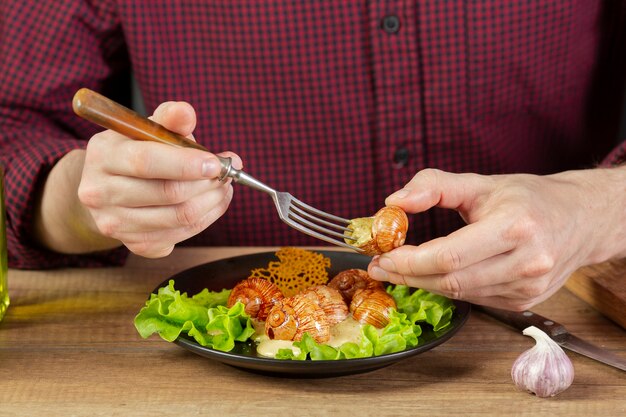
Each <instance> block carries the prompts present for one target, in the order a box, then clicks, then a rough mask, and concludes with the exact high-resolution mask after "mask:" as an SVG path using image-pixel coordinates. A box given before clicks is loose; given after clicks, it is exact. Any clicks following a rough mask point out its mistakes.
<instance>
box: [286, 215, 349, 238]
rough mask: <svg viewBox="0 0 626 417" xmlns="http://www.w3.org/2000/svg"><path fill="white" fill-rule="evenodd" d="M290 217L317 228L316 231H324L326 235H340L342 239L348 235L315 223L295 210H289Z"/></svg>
mask: <svg viewBox="0 0 626 417" xmlns="http://www.w3.org/2000/svg"><path fill="white" fill-rule="evenodd" d="M289 218H291V219H293V220H295V221H297V222H298V223H300V224H302V225H304V226H308V227H310V228H311V229H313V230H316V231H318V232H320V233H324V234H326V235H331V236H336V237H338V238H340V239H343V238H344V237H346V236H344V234H343V233H338V232H335V231H333V230H330V229H326V228H324V227H323V226H321V225H319V224H317V223H313V222H311V221H309V220H307V219H305V218H304V217H302V216H300V215H298V213H295V212H294V211H293V210H291V211H290V212H289Z"/></svg>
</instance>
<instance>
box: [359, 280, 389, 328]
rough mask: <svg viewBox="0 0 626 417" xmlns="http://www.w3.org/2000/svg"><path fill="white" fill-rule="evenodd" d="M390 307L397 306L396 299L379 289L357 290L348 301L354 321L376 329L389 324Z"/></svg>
mask: <svg viewBox="0 0 626 417" xmlns="http://www.w3.org/2000/svg"><path fill="white" fill-rule="evenodd" d="M390 308H397V306H396V301H395V300H394V299H393V297H392V296H391V295H390V294H388V293H387V292H386V291H385V290H381V289H367V288H366V289H363V290H357V292H356V293H354V297H352V302H351V303H350V312H351V313H352V317H354V319H355V320H356V321H358V322H359V323H364V324H365V323H366V324H371V325H372V326H374V327H376V328H378V329H381V328H383V327H385V326H386V325H387V324H389V309H390Z"/></svg>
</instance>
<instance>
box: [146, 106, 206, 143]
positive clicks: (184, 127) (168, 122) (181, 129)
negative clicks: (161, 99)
mask: <svg viewBox="0 0 626 417" xmlns="http://www.w3.org/2000/svg"><path fill="white" fill-rule="evenodd" d="M150 119H152V120H154V121H155V122H157V123H159V124H160V125H162V126H163V127H165V128H166V129H169V130H171V131H172V132H176V133H179V134H181V135H183V136H187V137H191V139H193V137H192V136H191V133H192V132H193V131H194V129H195V128H196V111H195V110H194V108H193V107H192V106H191V104H189V103H186V102H184V101H166V102H165V103H161V104H160V105H159V107H157V108H156V110H155V111H154V114H153V115H152V116H151V117H150Z"/></svg>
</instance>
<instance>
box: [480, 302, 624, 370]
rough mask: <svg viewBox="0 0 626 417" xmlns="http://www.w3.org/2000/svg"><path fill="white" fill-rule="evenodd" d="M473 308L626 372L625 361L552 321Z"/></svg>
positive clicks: (484, 308) (505, 311)
mask: <svg viewBox="0 0 626 417" xmlns="http://www.w3.org/2000/svg"><path fill="white" fill-rule="evenodd" d="M474 307H475V308H476V309H477V310H479V311H482V312H484V313H486V314H488V315H490V316H491V317H493V318H496V319H498V320H500V321H501V322H503V323H505V324H508V325H509V326H511V327H513V328H515V329H518V330H524V329H525V328H527V327H529V326H535V327H537V328H538V329H541V330H543V331H544V332H545V333H546V334H547V335H548V336H550V338H551V339H552V340H554V341H555V342H556V343H557V344H558V345H560V346H561V347H564V348H565V349H568V350H571V351H572V352H576V353H579V354H581V355H584V356H587V357H589V358H591V359H595V360H597V361H599V362H602V363H604V364H606V365H610V366H613V367H615V368H617V369H621V370H622V371H626V359H623V358H621V357H619V356H617V355H616V354H614V353H613V352H610V351H608V350H606V349H603V348H601V347H598V346H596V345H594V344H591V343H589V342H587V341H585V340H583V339H581V338H579V337H577V336H575V335H573V334H571V333H570V332H569V331H568V330H567V329H566V328H565V326H563V325H562V324H560V323H557V322H555V321H554V320H550V319H548V318H546V317H543V316H541V315H539V314H537V313H533V312H532V311H528V310H527V311H522V312H517V311H508V310H501V309H498V308H492V307H485V306H479V305H474Z"/></svg>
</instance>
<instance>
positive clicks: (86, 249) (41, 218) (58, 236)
mask: <svg viewBox="0 0 626 417" xmlns="http://www.w3.org/2000/svg"><path fill="white" fill-rule="evenodd" d="M84 160H85V151H84V150H74V151H71V152H69V153H68V154H66V155H65V156H64V157H63V158H61V159H60V160H59V161H58V162H57V163H56V164H55V165H54V167H53V168H52V170H51V171H50V174H49V175H48V177H47V179H46V181H45V183H44V184H43V186H42V188H41V190H40V194H39V196H38V198H37V201H36V206H35V216H34V221H33V228H32V235H33V239H34V240H35V241H36V242H38V243H39V244H40V245H41V246H43V247H45V248H46V249H50V250H52V251H54V252H58V253H64V254H82V253H91V252H97V251H102V250H108V249H113V248H116V247H119V246H121V243H120V242H119V241H117V240H114V239H110V238H108V237H105V236H103V235H102V234H101V233H100V232H99V231H98V229H97V227H96V225H95V223H94V221H93V218H92V217H91V215H90V214H89V212H88V211H87V209H86V208H85V207H84V206H83V205H82V204H81V203H80V201H79V200H78V193H77V191H78V185H79V183H80V178H81V173H82V169H83V164H84Z"/></svg>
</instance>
